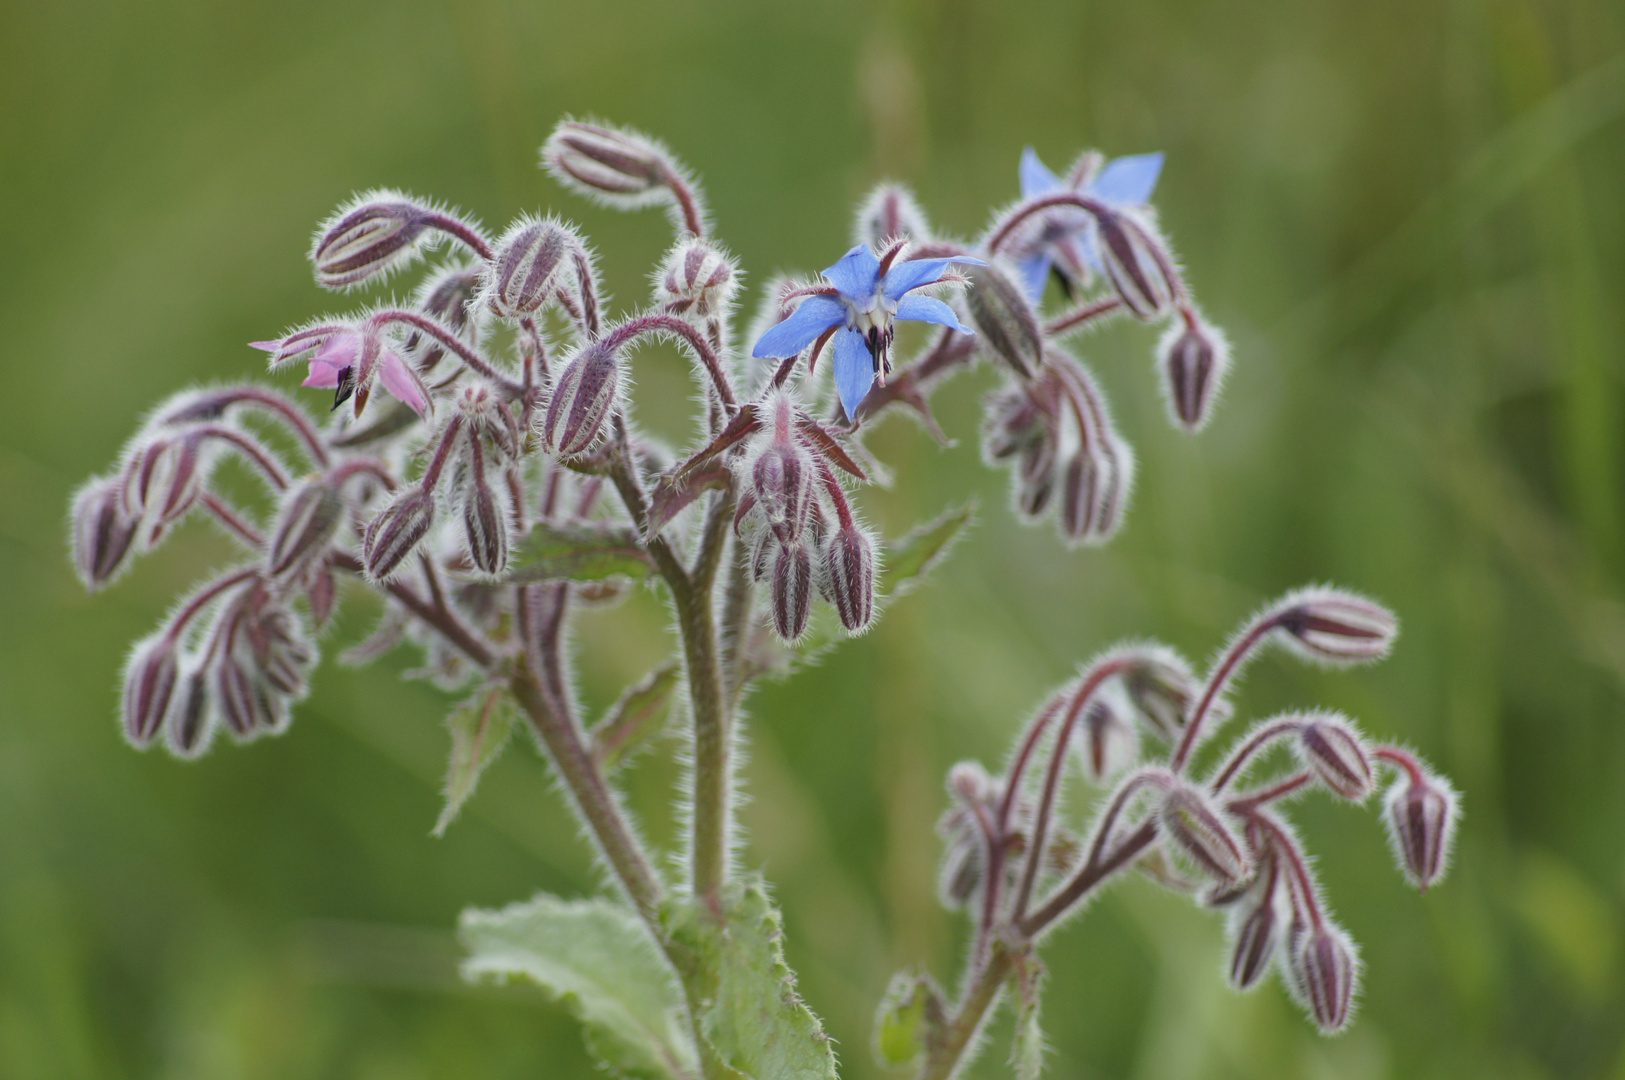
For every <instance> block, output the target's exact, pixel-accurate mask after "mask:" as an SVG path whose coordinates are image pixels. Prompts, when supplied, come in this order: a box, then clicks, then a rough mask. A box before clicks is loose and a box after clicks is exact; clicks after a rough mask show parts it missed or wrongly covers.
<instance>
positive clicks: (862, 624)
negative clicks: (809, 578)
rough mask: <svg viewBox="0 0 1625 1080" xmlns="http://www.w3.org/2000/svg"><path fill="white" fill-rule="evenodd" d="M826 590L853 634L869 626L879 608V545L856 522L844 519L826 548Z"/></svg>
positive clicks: (848, 630)
mask: <svg viewBox="0 0 1625 1080" xmlns="http://www.w3.org/2000/svg"><path fill="white" fill-rule="evenodd" d="M823 571H824V579H823V584H824V590H823V591H824V592H825V593H826V594H827V595H828V596H829V600H830V603H832V604H834V605H835V611H836V613H837V614H838V615H840V617H841V625H842V626H844V627H846V630H847V633H849V634H861V633H863V632H864V631H865V630H867V629H869V627H870V626H871V625H872V623H873V620H874V612H875V545H874V542H873V541H872V540H871V539H870V538H869V534H868V533H867V532H865V531H864V530H863V529H861V528H859V527H858V526H857V525H856V524H851V523H843V524H842V525H841V527H840V528H838V529H836V530H835V532H833V533H832V534H830V537H829V539H828V541H827V542H826V543H825V545H824V550H823Z"/></svg>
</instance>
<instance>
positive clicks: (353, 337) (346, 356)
mask: <svg viewBox="0 0 1625 1080" xmlns="http://www.w3.org/2000/svg"><path fill="white" fill-rule="evenodd" d="M360 355H361V335H360V334H358V333H356V332H355V331H354V330H345V331H343V332H342V333H338V334H334V335H333V336H332V337H330V338H328V339H327V340H326V341H324V342H322V347H321V348H319V349H317V350H316V355H315V356H313V357H312V358H311V360H312V362H313V363H318V364H327V365H329V366H330V367H332V368H333V370H335V371H340V370H342V369H344V368H347V367H354V366H355V362H356V358H357V357H359V356H360Z"/></svg>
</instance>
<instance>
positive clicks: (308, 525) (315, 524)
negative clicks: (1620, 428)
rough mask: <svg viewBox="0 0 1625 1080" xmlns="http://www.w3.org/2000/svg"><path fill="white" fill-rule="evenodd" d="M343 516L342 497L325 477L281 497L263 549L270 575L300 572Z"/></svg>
mask: <svg viewBox="0 0 1625 1080" xmlns="http://www.w3.org/2000/svg"><path fill="white" fill-rule="evenodd" d="M343 518H344V500H343V498H342V497H341V496H340V494H339V492H338V490H337V488H336V486H335V485H334V484H333V483H331V482H330V481H329V480H328V478H327V477H325V476H319V477H315V478H313V479H311V480H308V481H306V482H305V483H304V484H303V485H301V486H300V487H298V488H296V489H295V490H294V491H293V492H292V493H291V494H289V495H288V496H287V498H285V499H284V500H283V502H282V509H281V512H280V513H279V514H278V515H277V522H276V529H275V531H274V532H273V533H272V534H271V544H270V548H269V549H268V550H267V552H266V569H267V570H268V571H269V573H270V574H271V576H272V577H282V576H284V575H286V574H289V573H290V572H291V573H294V574H298V573H301V572H302V571H303V570H304V569H305V568H306V567H308V566H309V565H310V564H311V563H312V562H313V561H315V560H317V559H319V558H321V557H322V556H323V555H324V554H326V552H327V545H328V542H329V541H330V540H332V539H333V535H334V534H335V533H336V532H338V528H339V525H340V523H341V522H342V521H343Z"/></svg>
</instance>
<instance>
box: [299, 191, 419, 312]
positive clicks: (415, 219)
mask: <svg viewBox="0 0 1625 1080" xmlns="http://www.w3.org/2000/svg"><path fill="white" fill-rule="evenodd" d="M430 216H431V212H430V211H429V209H428V208H427V207H424V206H420V205H418V204H417V203H415V202H413V201H411V199H409V198H408V197H407V196H405V195H401V194H399V193H398V192H393V191H369V192H367V193H365V194H363V195H361V196H359V197H357V198H356V199H354V200H353V201H351V202H350V203H349V204H348V205H346V206H344V207H342V208H341V209H340V210H339V211H338V213H336V214H334V215H333V216H332V217H331V218H329V219H328V220H327V222H326V223H325V224H323V225H322V227H321V229H320V230H319V231H318V232H317V234H316V242H315V244H314V246H313V247H312V248H311V252H310V261H311V264H312V265H314V266H315V268H316V280H317V281H318V282H319V283H320V284H322V285H324V286H326V287H327V288H329V289H345V288H349V287H350V286H352V285H359V284H361V283H362V282H364V281H366V280H367V279H368V278H372V277H376V276H378V275H380V274H387V273H389V272H390V271H392V270H396V269H399V268H400V267H402V266H405V265H406V264H407V263H409V262H411V260H412V259H413V257H414V256H415V255H416V254H417V251H418V241H419V240H421V239H422V237H423V233H424V230H425V229H427V228H428V226H429V220H430Z"/></svg>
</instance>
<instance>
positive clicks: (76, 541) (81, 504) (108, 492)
mask: <svg viewBox="0 0 1625 1080" xmlns="http://www.w3.org/2000/svg"><path fill="white" fill-rule="evenodd" d="M123 487H124V485H123V484H121V483H120V482H119V481H118V480H110V479H106V478H98V479H95V480H92V481H91V482H90V483H88V484H86V485H85V486H84V487H82V488H80V489H79V493H78V494H77V495H76V496H74V500H73V563H74V568H75V569H76V570H78V571H79V580H80V581H82V582H84V585H85V588H87V589H89V590H90V591H91V592H95V591H96V590H97V589H99V588H101V587H102V586H103V585H106V584H107V583H108V582H109V581H112V580H113V578H114V577H116V576H117V574H118V572H119V571H120V570H121V569H123V567H124V565H125V557H126V556H127V555H129V553H130V549H131V547H132V546H133V543H134V541H135V534H136V526H137V525H138V524H139V521H138V519H136V518H135V517H133V516H131V515H130V514H129V513H128V512H126V510H125V507H124V491H123Z"/></svg>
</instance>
